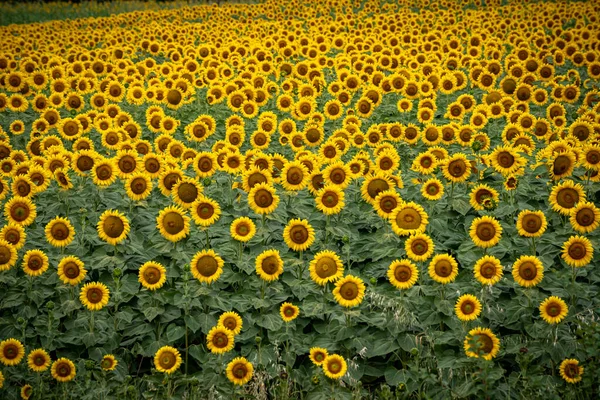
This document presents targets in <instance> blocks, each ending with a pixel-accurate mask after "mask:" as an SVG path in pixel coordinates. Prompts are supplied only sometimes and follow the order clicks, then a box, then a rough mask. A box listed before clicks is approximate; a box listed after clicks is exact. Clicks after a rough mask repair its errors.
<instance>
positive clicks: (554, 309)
mask: <svg viewBox="0 0 600 400" xmlns="http://www.w3.org/2000/svg"><path fill="white" fill-rule="evenodd" d="M568 312H569V307H567V303H565V302H564V301H563V299H561V298H560V297H556V296H550V297H548V298H546V299H545V300H544V301H543V302H542V303H541V304H540V315H541V316H542V319H543V320H544V321H546V322H547V323H549V324H558V323H559V322H560V321H562V320H563V319H565V317H566V316H567V314H568Z"/></svg>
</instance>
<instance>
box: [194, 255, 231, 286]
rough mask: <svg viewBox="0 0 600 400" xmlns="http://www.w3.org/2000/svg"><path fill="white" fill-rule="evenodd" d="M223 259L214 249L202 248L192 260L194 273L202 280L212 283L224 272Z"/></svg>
mask: <svg viewBox="0 0 600 400" xmlns="http://www.w3.org/2000/svg"><path fill="white" fill-rule="evenodd" d="M224 264H225V262H224V261H223V259H222V258H221V257H220V256H219V255H218V254H217V253H215V251H214V250H202V251H199V252H198V253H196V254H195V255H194V258H192V261H191V262H190V269H191V271H192V275H194V277H195V278H196V279H198V280H199V281H200V282H205V283H209V284H210V283H212V282H214V281H216V280H217V279H219V277H220V276H221V274H222V273H223V265H224Z"/></svg>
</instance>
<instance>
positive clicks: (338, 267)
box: [309, 250, 344, 285]
mask: <svg viewBox="0 0 600 400" xmlns="http://www.w3.org/2000/svg"><path fill="white" fill-rule="evenodd" d="M309 271H310V277H311V278H312V280H313V281H314V282H315V283H316V284H318V285H325V284H326V283H327V282H335V281H337V280H338V279H340V278H341V277H342V275H343V274H344V265H343V264H342V260H341V259H340V257H339V256H338V255H337V254H336V253H335V252H333V251H331V250H323V251H320V252H319V253H317V254H315V258H313V260H312V261H311V262H310V266H309Z"/></svg>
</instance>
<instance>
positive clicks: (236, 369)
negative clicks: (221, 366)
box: [227, 357, 254, 385]
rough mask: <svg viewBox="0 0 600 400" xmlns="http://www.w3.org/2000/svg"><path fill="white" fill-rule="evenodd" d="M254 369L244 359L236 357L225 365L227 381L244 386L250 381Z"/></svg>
mask: <svg viewBox="0 0 600 400" xmlns="http://www.w3.org/2000/svg"><path fill="white" fill-rule="evenodd" d="M253 372H254V368H253V367H252V364H250V363H249V362H248V360H246V359H245V358H244V357H236V358H234V359H233V360H232V361H231V362H230V363H229V364H227V379H229V380H230V381H231V382H232V383H233V384H235V385H244V384H246V383H248V382H249V381H250V379H252V374H253Z"/></svg>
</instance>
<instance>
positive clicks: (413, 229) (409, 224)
mask: <svg viewBox="0 0 600 400" xmlns="http://www.w3.org/2000/svg"><path fill="white" fill-rule="evenodd" d="M390 222H391V224H392V229H393V230H394V232H395V233H396V234H397V235H398V236H408V235H412V234H417V233H422V232H424V231H425V228H426V227H427V224H429V218H428V216H427V213H426V212H425V209H423V207H421V206H420V205H419V204H417V203H415V202H412V201H411V202H409V203H403V204H400V205H399V206H398V207H396V209H395V210H394V211H393V212H392V213H391V215H390Z"/></svg>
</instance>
